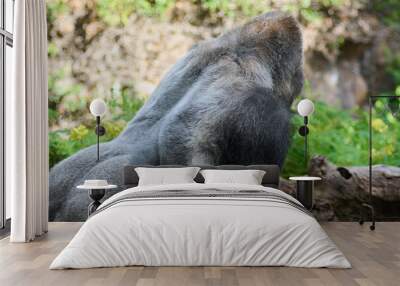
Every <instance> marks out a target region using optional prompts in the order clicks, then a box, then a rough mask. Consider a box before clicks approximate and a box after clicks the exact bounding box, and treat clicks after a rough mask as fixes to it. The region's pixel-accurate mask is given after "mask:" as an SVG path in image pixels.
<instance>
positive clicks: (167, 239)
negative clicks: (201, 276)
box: [50, 184, 351, 269]
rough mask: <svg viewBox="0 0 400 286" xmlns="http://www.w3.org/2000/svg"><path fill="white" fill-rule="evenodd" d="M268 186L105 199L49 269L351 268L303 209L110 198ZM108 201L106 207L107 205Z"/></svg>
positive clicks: (246, 202) (247, 202) (252, 202)
mask: <svg viewBox="0 0 400 286" xmlns="http://www.w3.org/2000/svg"><path fill="white" fill-rule="evenodd" d="M204 188H218V189H224V190H229V191H232V190H243V189H245V190H265V191H268V192H273V193H276V194H278V195H282V196H285V197H286V198H288V199H290V200H292V201H294V202H296V203H298V202H297V201H296V200H295V199H293V198H292V197H291V196H289V195H287V194H285V193H283V192H282V191H279V190H277V189H272V188H266V187H262V186H254V185H238V184H180V185H162V186H146V187H135V188H131V189H128V190H125V191H123V192H120V193H118V194H116V195H114V196H113V197H111V198H109V199H108V200H106V201H105V202H104V203H103V204H102V205H101V206H100V209H101V208H104V210H103V211H101V212H99V213H97V214H95V215H94V216H92V217H91V218H89V219H88V220H87V221H86V222H85V223H84V224H83V226H82V227H81V229H80V230H79V232H78V233H77V234H76V235H75V237H74V238H73V239H72V241H71V242H70V243H69V244H68V246H67V247H65V249H64V250H63V251H62V252H61V253H60V254H59V255H58V256H57V258H56V259H55V260H54V261H53V263H52V264H51V265H50V269H63V268H91V267H113V266H127V265H145V266H194V265H198V266H200V265H203V266H206V265H214V266H242V265H243V266H244V265H247V266H294V267H333V268H349V267H351V266H350V263H349V262H348V261H347V259H346V258H345V257H344V255H343V254H342V252H341V251H340V250H339V249H338V248H337V247H336V245H335V244H334V243H333V242H332V241H331V240H330V238H329V237H328V236H327V234H326V233H325V231H324V230H323V229H322V228H321V226H320V225H319V224H318V222H317V221H316V220H315V219H314V218H313V217H311V216H309V215H307V214H306V213H304V212H302V211H300V210H299V209H297V208H295V207H293V206H291V205H288V204H282V203H279V202H274V201H265V200H262V199H254V198H251V199H246V198H240V199H237V198H229V197H227V198H197V197H196V198H184V199H179V198H167V199H166V198H154V199H148V200H139V201H123V202H120V203H117V204H114V205H111V206H110V205H109V204H110V203H111V202H112V201H114V200H115V199H117V198H118V197H121V196H124V195H126V194H129V193H130V192H145V191H150V190H151V191H157V190H159V191H163V190H199V191H200V190H203V189H204ZM107 205H109V206H108V208H105V206H107Z"/></svg>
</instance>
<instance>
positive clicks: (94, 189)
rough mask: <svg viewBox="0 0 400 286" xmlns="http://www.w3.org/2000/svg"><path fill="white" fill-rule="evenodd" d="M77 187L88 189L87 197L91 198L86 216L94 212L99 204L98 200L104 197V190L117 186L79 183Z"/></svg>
mask: <svg viewBox="0 0 400 286" xmlns="http://www.w3.org/2000/svg"><path fill="white" fill-rule="evenodd" d="M77 188H78V189H84V190H88V194H89V197H90V198H91V199H92V200H93V202H91V203H90V204H89V206H88V217H89V216H90V215H91V214H92V213H94V212H95V211H96V210H97V208H98V207H99V206H100V205H101V202H100V200H101V199H102V198H103V197H104V195H105V193H106V190H110V189H115V188H117V186H116V185H104V186H90V185H80V186H77Z"/></svg>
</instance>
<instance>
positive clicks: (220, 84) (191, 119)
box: [50, 12, 303, 220]
mask: <svg viewBox="0 0 400 286" xmlns="http://www.w3.org/2000/svg"><path fill="white" fill-rule="evenodd" d="M302 84H303V72H302V40H301V32H300V29H299V27H298V25H297V23H296V21H295V20H294V19H293V18H292V17H291V16H288V15H286V14H283V13H279V12H272V13H267V14H264V15H261V16H259V17H257V18H255V19H253V20H252V21H251V22H249V23H247V24H246V25H244V26H243V27H239V28H237V29H235V30H232V31H230V32H227V33H226V34H223V35H221V36H220V37H218V38H216V39H211V40H208V41H205V42H202V43H199V44H197V45H196V46H194V47H193V48H192V49H191V50H190V51H189V52H188V53H187V55H186V56H184V57H183V58H182V59H181V60H180V61H178V63H176V64H175V65H174V66H173V67H172V69H171V70H170V71H169V72H168V73H167V74H166V76H165V77H164V78H163V79H162V81H161V82H160V84H159V86H158V87H157V89H156V90H155V91H154V93H153V94H152V95H151V97H150V98H149V99H148V101H147V102H146V104H145V105H144V106H143V107H142V108H141V110H140V111H139V112H138V114H137V115H136V116H135V117H134V118H133V119H132V121H131V122H130V123H129V125H128V126H127V128H126V129H125V130H124V132H122V133H121V135H120V136H119V137H117V138H115V139H114V140H112V141H111V142H108V143H104V144H102V145H101V161H100V162H96V155H95V152H96V151H95V147H89V148H87V149H84V150H82V151H80V152H78V153H77V154H75V155H73V156H71V157H70V158H68V159H66V160H64V161H62V162H60V163H59V164H57V165H56V166H55V167H54V168H53V169H52V170H51V173H50V219H56V220H82V219H85V217H86V207H87V204H88V203H89V202H88V199H87V195H86V194H85V193H82V192H78V191H76V190H75V188H74V186H76V185H77V184H79V183H81V182H82V181H83V180H85V179H88V178H104V179H108V180H109V181H110V182H113V183H116V184H121V183H122V168H123V166H124V165H127V164H153V165H158V164H183V165H186V164H211V165H218V164H244V165H246V164H260V163H261V164H278V165H280V166H281V165H282V164H283V162H284V159H285V157H286V153H287V149H288V145H289V124H290V105H291V104H292V102H293V99H294V98H295V97H296V96H297V95H298V94H299V92H300V90H301V88H302Z"/></svg>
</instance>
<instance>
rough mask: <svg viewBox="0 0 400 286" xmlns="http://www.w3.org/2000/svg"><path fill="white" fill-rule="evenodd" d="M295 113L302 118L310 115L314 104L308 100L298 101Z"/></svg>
mask: <svg viewBox="0 0 400 286" xmlns="http://www.w3.org/2000/svg"><path fill="white" fill-rule="evenodd" d="M297 112H298V113H299V114H300V115H301V116H303V117H306V116H309V115H311V114H312V113H313V112H314V103H313V102H312V101H311V100H309V99H303V100H300V102H299V104H298V105H297Z"/></svg>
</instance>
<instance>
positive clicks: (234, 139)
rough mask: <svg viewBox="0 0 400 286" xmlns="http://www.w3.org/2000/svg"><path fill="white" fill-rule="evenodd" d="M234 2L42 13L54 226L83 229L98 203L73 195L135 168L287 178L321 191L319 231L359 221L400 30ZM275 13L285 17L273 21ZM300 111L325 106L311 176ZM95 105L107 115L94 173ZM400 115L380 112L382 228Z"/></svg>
mask: <svg viewBox="0 0 400 286" xmlns="http://www.w3.org/2000/svg"><path fill="white" fill-rule="evenodd" d="M231 2H232V3H231V4H232V5H228V6H226V5H223V1H222V2H221V1H198V2H193V1H172V0H171V1H165V2H162V3H161V2H160V3H159V2H157V1H156V2H154V1H148V0H141V1H125V0H109V1H95V0H87V1H69V0H61V1H60V0H57V1H56V0H49V1H47V9H48V25H49V27H48V29H49V73H50V74H49V124H50V134H49V142H50V150H49V152H50V165H51V171H50V209H49V213H50V220H57V221H80V220H85V219H86V217H87V206H88V204H89V203H90V200H89V198H88V196H87V192H86V191H84V190H77V189H76V188H75V187H76V186H77V185H79V184H81V183H82V182H83V181H84V180H85V179H91V178H96V179H107V180H108V181H109V182H110V183H114V184H117V185H121V183H122V168H123V166H124V165H127V164H153V165H158V164H184V165H187V164H211V165H218V164H244V165H247V164H278V165H279V166H280V167H281V169H282V184H281V188H282V190H284V191H285V192H288V193H293V192H294V190H295V186H294V184H293V182H291V181H289V180H287V178H288V177H289V176H292V175H303V174H305V173H307V172H308V173H309V174H310V175H316V176H320V177H322V178H323V180H322V181H321V182H320V183H318V184H317V186H316V194H315V205H314V213H315V215H316V216H317V217H318V218H319V219H322V220H353V219H354V218H356V217H357V216H358V213H359V209H360V204H361V202H363V201H365V200H367V198H368V196H367V195H368V167H367V166H368V108H367V107H368V96H369V95H379V94H382V95H383V94H399V95H400V77H399V76H398V74H399V70H400V47H399V46H398V45H397V44H396V43H398V41H397V42H396V40H395V39H400V32H399V30H398V27H397V26H396V25H395V24H393V21H392V22H391V21H390V20H392V18H395V17H397V16H396V15H393V14H391V12H390V11H389V10H387V7H381V6H379V5H378V4H377V5H376V7H374V9H373V10H371V9H370V7H366V6H364V4H362V1H360V2H359V5H349V3H347V2H346V1H343V3H340V4H338V3H336V2H332V3H331V2H329V3H328V2H326V1H315V3H314V2H313V3H312V5H311V4H310V5H308V4H307V3H302V4H293V5H289V4H287V3H286V1H278V0H275V1H271V3H270V4H268V5H267V4H265V3H264V2H265V1H253V2H251V3H252V4H245V2H246V1H231ZM338 2H342V1H338ZM355 2H357V3H358V1H355ZM285 3H286V4H285ZM214 4H215V5H214ZM353 4H354V3H353ZM384 8H385V9H384ZM399 8H400V7H399ZM272 10H274V11H278V10H279V11H283V12H267V13H264V12H266V11H272ZM392 10H393V9H392ZM393 11H398V10H393ZM393 13H394V12H393ZM257 15H259V16H257ZM366 15H367V16H366ZM367 26H368V27H367ZM382 31H385V33H383V32H382ZM302 37H303V40H304V43H303V42H302ZM378 57H379V59H378ZM171 66H172V67H171ZM166 71H167V72H166ZM165 72H166V73H165ZM164 73H165V75H164ZM303 73H304V76H303ZM304 78H305V80H304ZM302 97H307V98H310V99H312V100H313V101H314V103H315V106H316V111H315V113H314V114H313V115H312V116H311V117H310V121H309V128H310V136H309V148H310V154H311V160H310V161H309V162H308V168H306V167H305V165H306V164H305V162H304V159H303V138H302V137H301V136H300V135H299V134H298V133H297V129H298V127H300V126H301V125H302V120H303V119H302V118H301V117H300V116H298V115H297V114H296V110H295V109H296V104H297V102H298V101H299V100H300V99H301V98H302ZM94 98H102V99H104V100H105V102H106V104H107V107H108V112H107V114H106V116H105V117H104V119H102V120H103V125H104V126H105V128H106V130H107V132H106V135H105V136H104V137H103V138H102V142H103V143H101V145H100V161H99V162H97V161H96V159H97V153H96V147H95V146H93V144H94V143H95V142H96V135H95V133H94V126H95V119H94V117H93V116H92V115H91V114H90V112H89V109H88V106H89V104H90V102H91V100H93V99H94ZM395 104H396V103H394V104H393V102H388V101H387V100H385V99H379V100H376V102H375V101H374V108H373V121H372V129H373V134H374V146H373V155H374V156H373V159H374V163H375V164H384V165H381V166H376V167H374V172H373V174H374V176H373V183H374V186H373V194H374V196H373V199H374V203H375V205H376V208H377V212H378V217H380V218H384V217H400V192H399V191H398V186H400V168H399V166H400V152H399V151H398V149H399V148H400V146H398V144H397V142H399V140H400V126H399V116H398V114H397V113H396V112H393V110H391V109H390V108H387V107H388V106H392V107H393V106H394V105H395ZM117 191H118V190H117ZM117 191H110V192H108V196H110V195H112V194H114V193H115V192H117ZM392 219H393V218H392Z"/></svg>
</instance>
